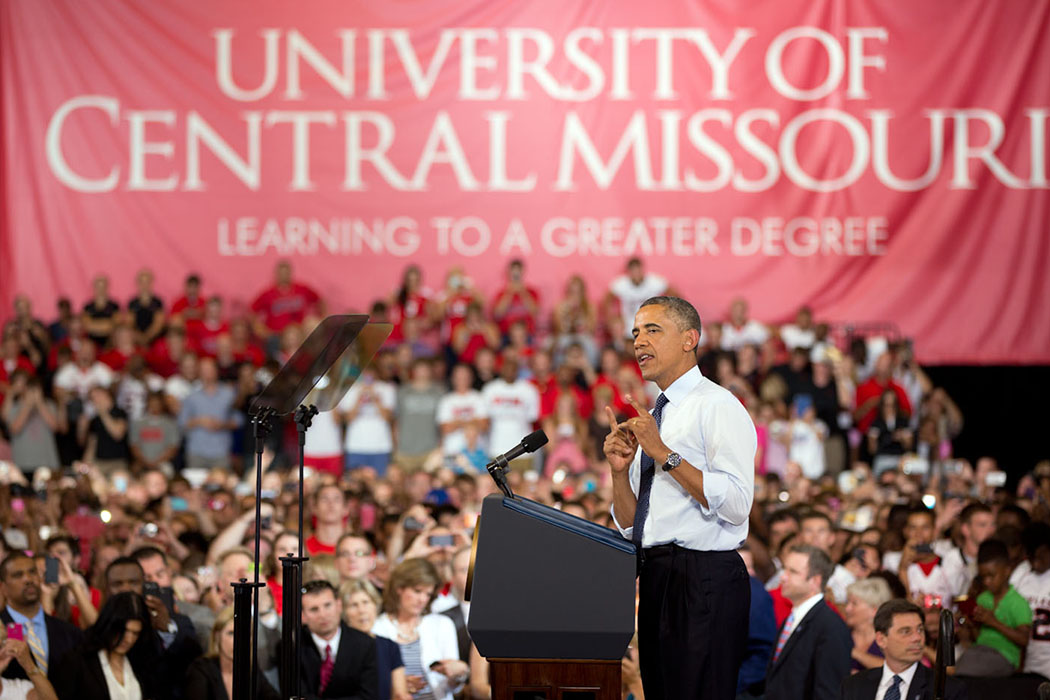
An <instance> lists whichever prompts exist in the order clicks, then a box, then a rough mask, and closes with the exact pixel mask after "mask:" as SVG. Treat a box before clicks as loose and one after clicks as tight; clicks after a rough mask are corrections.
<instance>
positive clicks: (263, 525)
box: [259, 515, 273, 530]
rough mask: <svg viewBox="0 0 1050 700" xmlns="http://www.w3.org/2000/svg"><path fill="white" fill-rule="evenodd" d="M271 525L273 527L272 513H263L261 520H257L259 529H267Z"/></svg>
mask: <svg viewBox="0 0 1050 700" xmlns="http://www.w3.org/2000/svg"><path fill="white" fill-rule="evenodd" d="M272 527H273V516H272V515H264V516H263V517H262V520H260V521H259V529H260V530H269V529H271V528H272Z"/></svg>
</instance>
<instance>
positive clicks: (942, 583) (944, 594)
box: [908, 564, 955, 608]
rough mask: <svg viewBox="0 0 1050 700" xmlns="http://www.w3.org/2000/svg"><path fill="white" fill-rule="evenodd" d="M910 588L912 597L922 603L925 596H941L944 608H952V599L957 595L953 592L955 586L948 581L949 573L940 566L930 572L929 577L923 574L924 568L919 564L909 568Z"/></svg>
mask: <svg viewBox="0 0 1050 700" xmlns="http://www.w3.org/2000/svg"><path fill="white" fill-rule="evenodd" d="M908 587H909V588H910V589H911V590H910V591H909V593H910V594H911V597H912V598H914V599H916V600H920V601H921V600H922V597H923V596H924V595H931V596H940V598H941V606H942V607H945V608H951V607H952V597H953V596H954V595H955V592H954V591H953V590H952V589H953V586H952V582H951V581H950V580H949V579H948V573H947V572H946V571H945V570H944V567H943V566H941V565H940V564H937V565H936V566H934V567H933V569H932V570H930V574H929V576H927V575H926V574H925V573H923V571H922V567H920V566H919V565H918V564H912V565H911V566H909V567H908ZM921 604H922V603H920V605H921Z"/></svg>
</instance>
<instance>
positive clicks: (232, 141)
mask: <svg viewBox="0 0 1050 700" xmlns="http://www.w3.org/2000/svg"><path fill="white" fill-rule="evenodd" d="M745 8H746V9H745ZM1048 29H1050V3H1048V2H1047V1H1046V0H1016V1H1014V2H1007V3H988V2H984V1H983V0H969V1H965V2H960V1H959V0H936V1H933V0H930V1H927V2H922V3H893V2H876V1H874V0H849V1H847V0H824V1H822V2H821V1H814V0H797V1H793V2H785V1H784V0H776V1H772V0H769V1H766V2H761V3H759V2H753V3H743V4H741V3H736V2H703V3H701V2H681V1H670V0H668V1H666V2H646V3H629V2H588V3H569V4H566V3H564V2H557V1H555V0H537V1H534V2H527V3H523V2H508V1H506V0H485V1H484V2H464V1H463V0H457V1H456V2H452V1H451V0H436V1H432V2H427V3H425V4H423V3H389V2H352V1H348V0H323V1H322V0H306V1H304V2H299V3H289V2H284V1H277V0H266V1H260V0H250V1H249V0H243V1H237V2H230V1H227V2H222V3H194V2H165V3H158V2H151V1H148V0H140V1H131V0H125V1H124V2H106V3H86V2H82V1H80V0H41V1H38V2H27V1H22V2H17V1H14V0H11V1H8V2H4V3H0V71H2V72H0V76H2V77H0V81H2V82H0V100H2V105H0V107H2V119H3V127H2V128H3V137H2V142H0V147H2V154H3V155H2V162H3V165H2V175H0V177H2V187H0V196H2V198H3V201H2V210H3V214H2V219H0V222H2V228H0V250H2V252H3V258H2V259H3V263H2V268H3V269H2V270H0V274H2V278H0V302H2V303H3V304H4V305H5V308H9V304H10V300H11V297H12V295H13V294H14V293H15V292H16V291H24V292H27V293H29V294H30V295H31V296H32V298H33V299H34V301H35V302H36V304H37V310H38V313H41V314H47V313H49V312H50V310H51V308H52V305H53V303H54V301H55V299H56V298H57V297H58V296H60V295H65V296H70V297H72V298H73V299H74V300H75V301H77V302H78V303H79V302H81V301H83V300H86V299H87V298H88V297H89V295H90V281H91V278H92V277H93V276H94V275H96V274H98V273H107V274H109V275H110V276H111V277H112V280H113V290H114V292H115V294H116V295H117V296H119V297H121V298H123V297H129V296H130V295H131V294H132V291H133V276H134V271H135V270H136V269H138V268H140V267H143V266H148V267H152V268H153V269H154V271H155V273H156V274H157V279H158V289H159V291H160V292H161V293H162V294H165V295H167V296H168V297H169V298H170V297H171V296H172V295H174V294H175V293H176V292H177V290H178V289H179V288H180V286H181V281H182V279H183V277H184V276H185V275H186V274H187V273H188V272H190V271H196V272H199V273H200V274H201V275H202V277H203V278H204V284H205V290H206V292H208V293H219V294H222V295H224V296H226V297H228V298H233V299H240V300H243V301H246V302H250V300H251V299H252V298H253V297H254V295H255V294H256V293H257V292H258V291H260V290H261V289H262V288H263V287H265V286H267V285H268V284H269V282H270V278H271V270H272V267H273V262H274V260H275V259H277V258H278V257H288V258H291V259H292V260H293V262H294V264H295V267H296V273H297V276H298V277H301V278H303V279H306V280H308V281H310V282H311V283H312V284H313V285H314V286H315V287H316V288H318V289H319V290H320V291H321V292H322V294H323V295H324V296H325V298H326V299H327V300H328V301H329V308H330V309H331V310H334V311H342V310H344V309H347V308H353V309H365V308H367V306H368V304H369V303H370V302H371V301H372V300H373V299H375V298H378V297H380V296H385V295H387V294H389V293H390V291H391V290H392V289H394V288H395V287H396V286H397V284H398V282H399V280H400V276H401V272H402V270H403V269H404V267H405V266H406V265H407V264H408V263H409V262H414V263H418V264H420V265H421V266H422V268H423V271H424V276H425V281H426V283H427V284H428V285H429V286H431V287H434V288H438V287H441V285H442V282H443V278H444V274H445V271H446V270H447V269H448V268H449V267H450V266H451V265H453V264H460V265H463V266H464V267H465V268H466V270H467V271H468V273H469V274H470V275H471V276H472V277H473V279H474V280H475V282H476V283H477V284H478V285H479V286H480V287H481V289H483V290H485V291H494V290H495V289H496V288H498V287H499V286H501V283H502V275H503V268H504V263H505V261H506V260H507V259H509V258H512V257H521V258H524V259H525V260H526V264H527V275H528V278H529V280H530V282H531V283H532V284H535V285H536V286H538V287H540V288H542V289H543V290H544V295H545V296H544V299H543V301H544V304H545V305H547V306H548V307H549V305H550V304H552V303H553V302H554V301H555V300H556V299H557V297H559V296H560V295H561V292H562V289H563V286H564V282H565V279H566V278H567V276H568V274H569V273H570V272H582V273H583V274H584V275H585V278H586V280H587V283H588V285H589V292H590V294H591V296H592V297H597V295H598V294H600V293H604V291H605V289H606V288H607V286H608V284H609V281H610V280H611V279H612V278H613V277H614V276H615V275H617V274H619V273H620V272H621V271H622V269H623V264H624V260H625V259H626V258H628V257H631V256H640V257H643V258H645V259H646V261H647V264H648V267H649V269H651V270H654V271H657V272H659V273H660V274H662V275H664V276H665V277H667V278H668V279H669V280H670V282H671V283H672V284H673V285H674V286H675V287H676V288H677V289H678V290H680V291H681V292H682V293H683V294H684V295H685V296H687V297H688V298H689V299H691V300H692V301H693V302H694V303H695V304H696V305H697V307H698V308H699V309H700V311H701V316H702V317H704V318H708V319H711V318H721V317H724V315H725V312H726V309H727V307H728V302H729V300H730V299H731V298H733V297H736V296H745V297H747V298H748V299H749V300H750V301H751V309H752V315H753V316H754V317H757V318H759V319H761V320H765V321H771V322H773V321H780V320H784V319H787V318H789V317H791V316H792V315H793V313H794V311H795V309H796V308H797V307H798V306H799V305H801V304H809V305H811V306H812V307H813V308H814V310H815V313H816V316H817V317H818V318H821V319H828V320H838V321H854V322H865V321H872V322H874V321H890V322H895V323H897V324H898V325H899V326H900V328H901V330H902V331H903V332H904V333H905V334H907V335H909V336H912V337H914V338H915V340H916V348H917V352H918V354H919V356H920V359H922V360H924V361H927V362H934V363H947V362H960V363H969V362H978V363H1004V362H1005V363H1014V362H1016V363H1046V362H1050V312H1048V311H1050V309H1048V300H1050V275H1048V274H1047V269H1048V262H1050V237H1048V222H1050V196H1048V189H1050V183H1048V177H1047V162H1046V161H1047V131H1048V126H1047V122H1048V120H1050V31H1048Z"/></svg>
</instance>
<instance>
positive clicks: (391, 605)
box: [372, 559, 470, 700]
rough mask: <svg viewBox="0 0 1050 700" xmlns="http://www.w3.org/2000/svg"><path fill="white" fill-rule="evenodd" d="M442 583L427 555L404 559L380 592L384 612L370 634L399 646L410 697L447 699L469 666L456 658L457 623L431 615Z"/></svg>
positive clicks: (460, 681)
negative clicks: (421, 557)
mask: <svg viewBox="0 0 1050 700" xmlns="http://www.w3.org/2000/svg"><path fill="white" fill-rule="evenodd" d="M443 583H444V582H443V581H442V580H441V577H440V576H439V575H438V572H437V569H435V568H434V565H433V564H431V563H430V562H428V561H427V560H426V559H406V560H405V561H403V562H402V563H401V564H399V565H398V566H397V567H396V568H395V569H394V570H393V571H392V572H391V573H390V581H389V582H388V583H387V586H386V588H385V589H384V590H383V614H382V615H380V616H379V619H377V620H376V623H375V626H374V627H373V628H372V633H373V634H375V635H378V636H380V637H386V638H388V639H393V640H394V641H396V642H397V644H398V646H399V647H400V648H401V658H402V660H403V661H404V664H405V675H406V678H407V681H408V689H409V692H411V693H412V697H413V698H414V699H415V700H430V699H431V698H433V699H434V700H452V694H453V693H455V692H457V691H458V690H459V689H460V688H462V687H463V685H464V683H465V682H466V680H467V677H468V675H469V672H470V667H469V666H468V665H467V664H466V662H464V661H462V660H460V658H459V642H458V641H457V638H456V625H455V623H454V622H452V618H450V617H446V616H445V615H436V614H430V613H429V610H430V604H431V603H432V602H434V598H436V597H437V592H438V588H439V587H440V586H441V585H442V584H443Z"/></svg>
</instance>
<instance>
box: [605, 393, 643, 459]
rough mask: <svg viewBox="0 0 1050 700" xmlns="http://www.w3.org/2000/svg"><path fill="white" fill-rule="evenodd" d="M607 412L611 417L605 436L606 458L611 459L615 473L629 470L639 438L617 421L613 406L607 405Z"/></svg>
mask: <svg viewBox="0 0 1050 700" xmlns="http://www.w3.org/2000/svg"><path fill="white" fill-rule="evenodd" d="M605 413H606V415H607V416H608V418H609V428H610V431H609V434H608V435H606V436H605V444H604V445H603V446H602V450H603V451H604V452H605V458H606V459H608V460H609V467H610V468H612V471H613V473H620V472H625V471H627V470H628V469H629V468H630V466H631V462H632V461H633V460H634V453H635V452H637V450H638V440H636V439H635V437H634V433H632V432H631V431H630V430H628V429H627V428H626V427H624V424H622V423H617V422H616V414H615V413H613V410H612V408H610V407H609V406H606V407H605Z"/></svg>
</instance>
